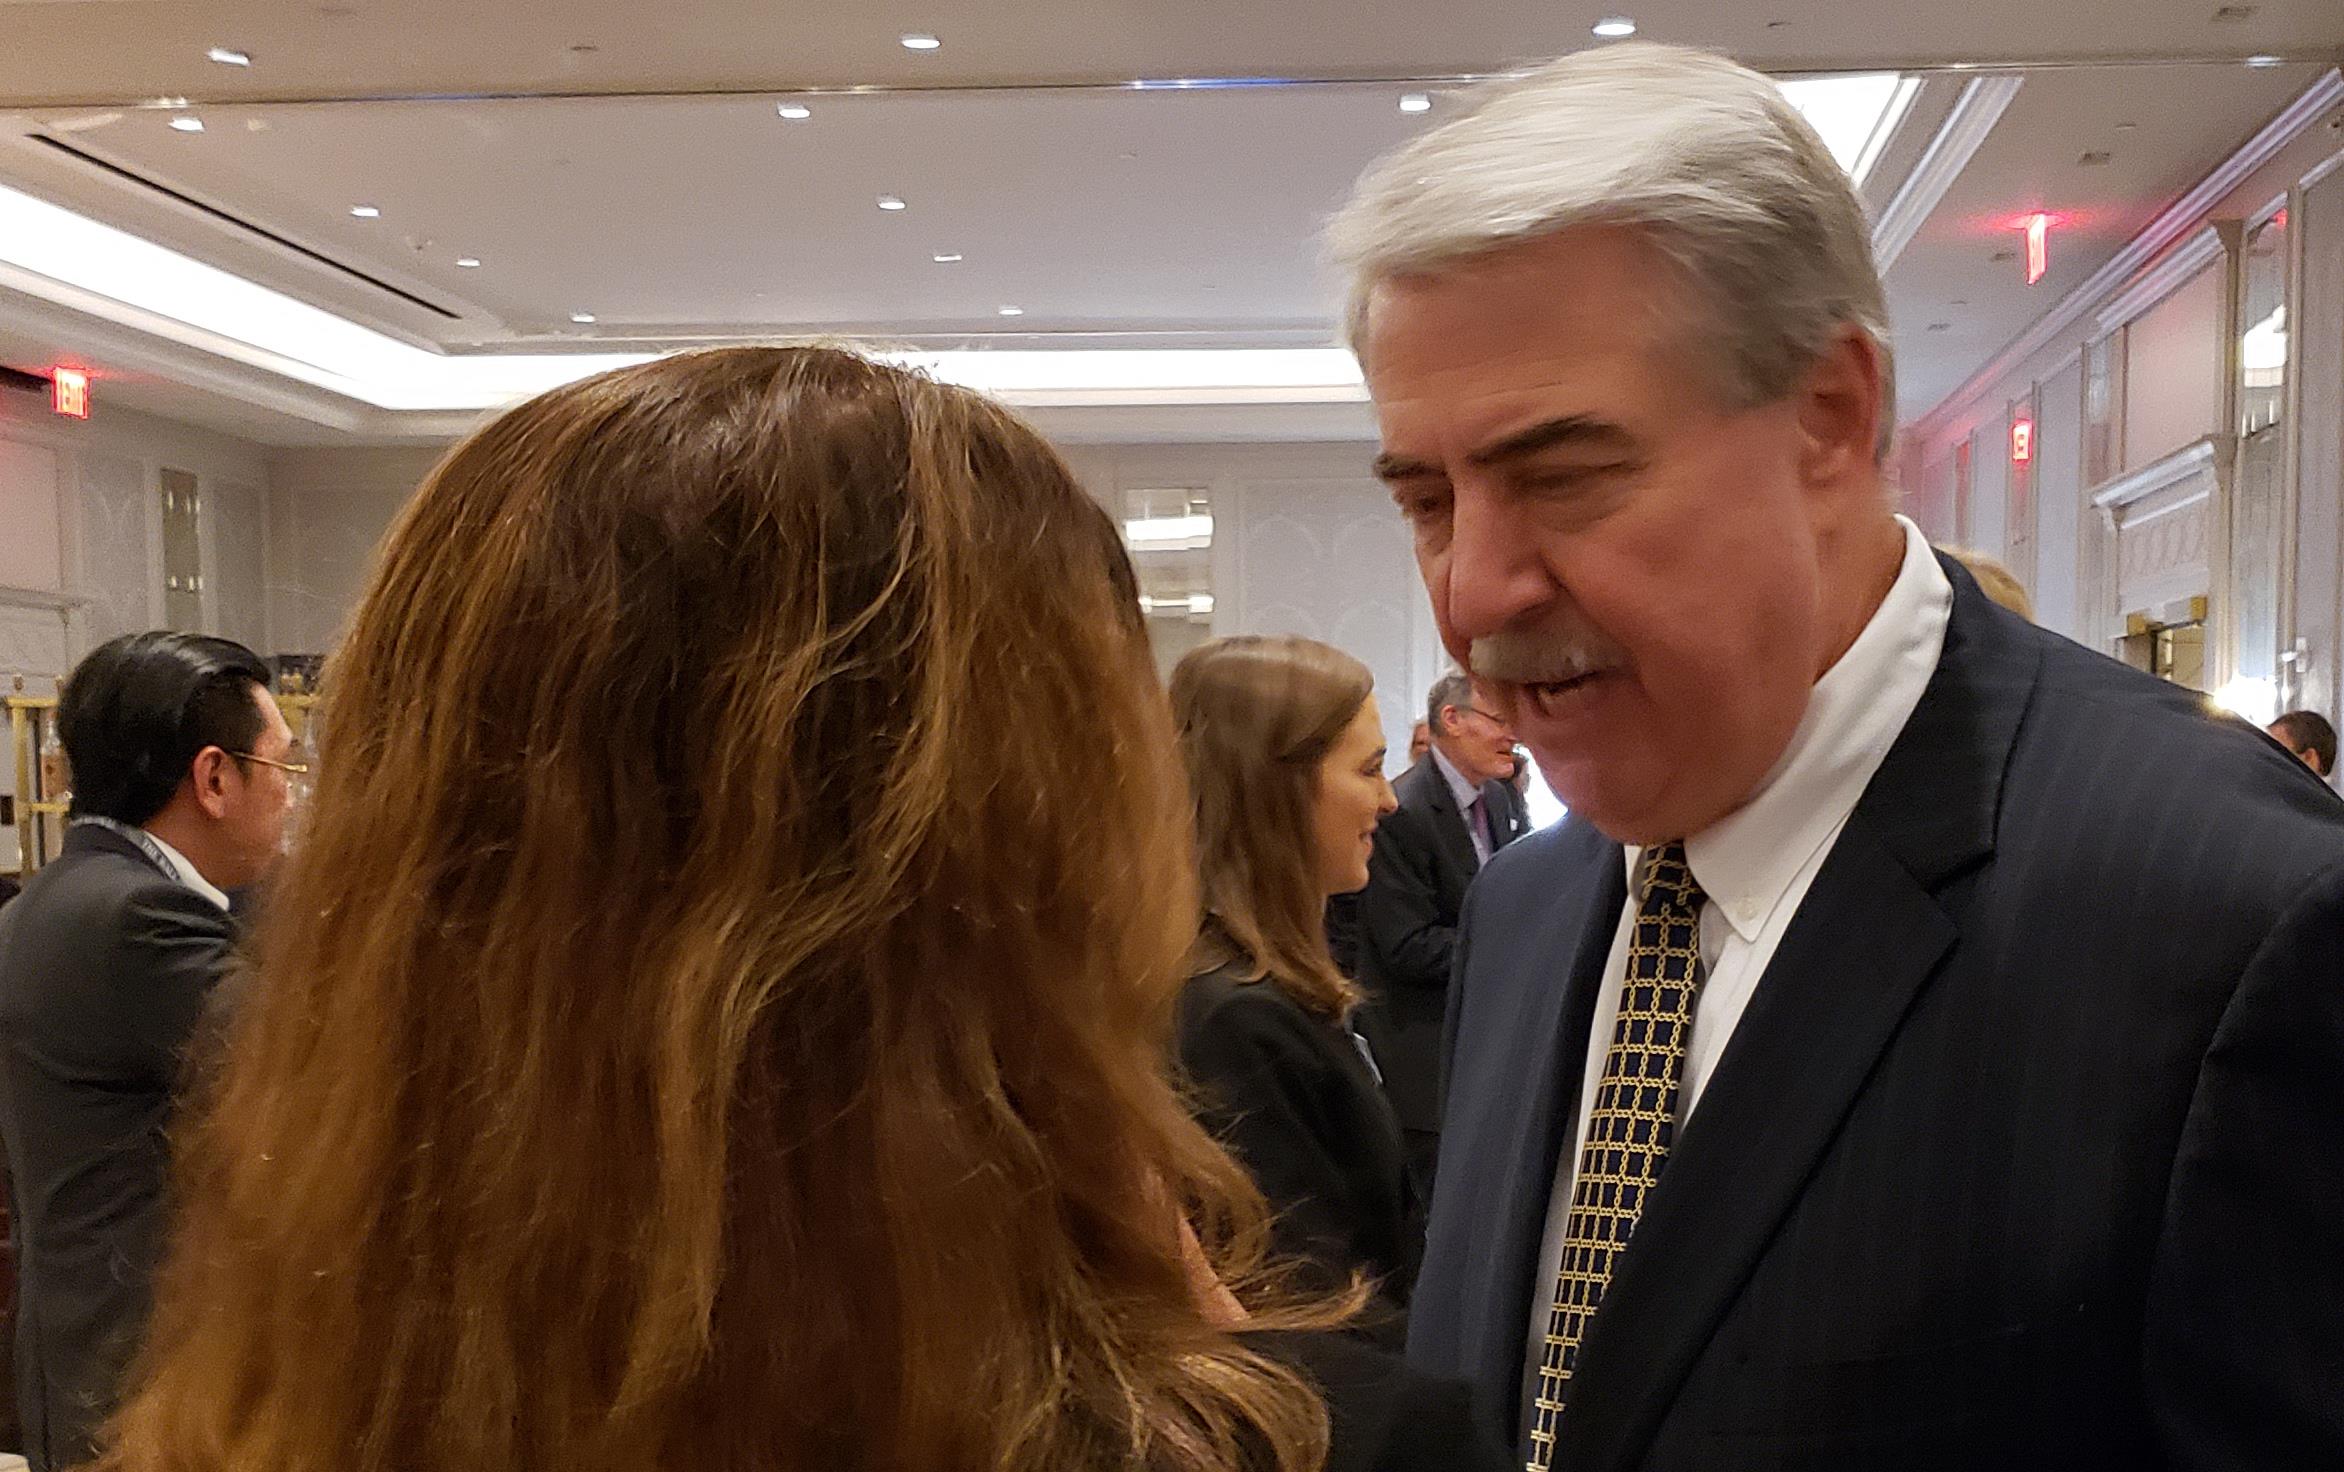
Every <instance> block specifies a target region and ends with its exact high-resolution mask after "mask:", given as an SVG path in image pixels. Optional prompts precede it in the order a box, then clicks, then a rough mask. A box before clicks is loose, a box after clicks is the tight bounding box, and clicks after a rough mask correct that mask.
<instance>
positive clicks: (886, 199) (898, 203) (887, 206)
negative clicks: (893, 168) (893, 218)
mask: <svg viewBox="0 0 2344 1472" xmlns="http://www.w3.org/2000/svg"><path fill="white" fill-rule="evenodd" d="M879 208H881V209H883V210H908V209H910V208H911V206H910V205H908V204H905V203H904V202H903V201H902V200H900V199H897V198H896V197H895V196H894V195H892V194H882V195H880V196H879Z"/></svg>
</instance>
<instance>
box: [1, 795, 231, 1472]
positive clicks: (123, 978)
mask: <svg viewBox="0 0 2344 1472" xmlns="http://www.w3.org/2000/svg"><path fill="white" fill-rule="evenodd" d="M230 947H231V933H230V927H229V920H228V917H227V915H225V914H224V913H222V912H221V910H220V909H219V908H218V907H217V906H215V905H213V904H212V903H211V902H210V901H209V900H207V899H205V898H204V897H203V896H201V895H199V894H197V893H195V892H194V891H193V890H190V889H188V888H187V887H186V886H185V885H183V884H181V883H179V881H178V880H177V879H176V878H174V877H171V876H168V875H166V874H164V873H163V872H162V871H161V870H160V869H158V868H157V867H156V866H155V864H154V863H153V862H152V861H151V860H149V859H148V858H147V857H146V856H145V855H144V854H143V853H141V852H140V851H139V850H138V849H137V848H136V847H135V846H133V845H132V844H131V843H130V842H129V841H128V840H126V839H124V838H122V837H120V836H119V835H117V834H114V833H110V832H107V831H106V830H104V829H102V828H95V827H88V826H82V825H76V826H75V827H73V828H72V829H70V830H68V832H67V834H66V838H65V850H64V852H63V853H62V854H61V855H60V856H59V857H58V859H57V860H56V862H54V863H52V864H50V865H48V866H47V867H46V868H44V869H42V870H41V871H40V872H39V873H37V874H35V875H34V876H33V879H32V882H31V883H29V884H27V885H26V886H25V891H24V893H23V895H21V896H20V897H18V898H17V899H16V900H14V901H13V902H11V903H10V904H9V906H8V908H7V909H6V910H5V911H0V1140H4V1141H5V1143H6V1146H7V1154H8V1174H9V1187H10V1197H11V1216H12V1218H13V1221H14V1225H15V1231H16V1252H17V1271H18V1274H19V1277H18V1298H17V1322H16V1351H17V1362H16V1369H17V1387H18V1399H19V1407H18V1408H19V1412H20V1414H21V1415H22V1417H23V1420H24V1432H25V1443H26V1445H25V1453H26V1455H27V1456H28V1457H29V1458H30V1459H31V1461H32V1464H33V1466H34V1468H36V1469H47V1468H52V1467H69V1466H72V1465H74V1464H76V1463H78V1462H80V1461H82V1460H84V1459H85V1458H86V1457H87V1456H88V1455H89V1453H90V1449H91V1444H90V1438H91V1436H92V1435H93V1433H94V1432H95V1431H96V1430H97V1428H98V1426H99V1424H100V1423H101V1422H102V1421H103V1420H104V1419H105V1417H106V1416H107V1415H108V1414H109V1413H110V1412H111V1410H112V1409H113V1405H114V1400H115V1395H116V1392H117V1390H118V1389H119V1388H120V1383H121V1378H122V1374H123V1371H124V1368H125V1366H126V1365H127V1363H128V1360H129V1357H130V1355H131V1353H132V1351H133V1350H134V1349H135V1348H136V1344H137V1339H138V1336H139V1334H140V1332H141V1331H142V1330H143V1328H144V1326H145V1322H146V1312H147V1297H148V1279H149V1277H150V1275H151V1273H152V1272H153V1269H154V1265H155V1258H156V1255H157V1253H158V1252H159V1250H160V1246H161V1235H162V1233H161V1229H162V1224H163V1218H164V1177H165V1149H164V1138H163V1136H164V1129H165V1126H166V1125H167V1124H168V1122H169V1120H170V1118H171V1109H172V1104H173V1102H174V1098H175V1095H176V1092H177V1087H178V1084H179V1082H180V1074H181V1063H182V1058H183V1054H184V1052H185V1050H186V1049H187V1047H188V1045H189V1044H190V1042H191V1041H192V1040H193V1038H194V1035H195V1032H196V1027H197V1024H198V1022H199V1020H200V1019H201V1017H202V1014H203V1010H204V1006H205V1003H206V1001H207V999H208V998H209V997H210V995H211V992H212V990H213V987H214V986H215V984H216V983H217V982H218V980H219V977H220V975H221V973H222V971H223V970H224V968H225V967H226V965H227V962H228V957H229V953H230Z"/></svg>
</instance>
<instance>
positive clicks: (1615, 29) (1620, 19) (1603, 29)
mask: <svg viewBox="0 0 2344 1472" xmlns="http://www.w3.org/2000/svg"><path fill="white" fill-rule="evenodd" d="M1595 34H1597V35H1598V36H1601V37H1603V38H1604V39H1605V40H1606V41H1617V40H1618V39H1619V38H1620V37H1622V36H1633V35H1635V34H1636V23H1635V22H1634V21H1632V20H1630V19H1628V18H1627V17H1626V16H1624V15H1607V16H1605V17H1604V18H1603V19H1601V20H1599V21H1597V22H1596V23H1595Z"/></svg>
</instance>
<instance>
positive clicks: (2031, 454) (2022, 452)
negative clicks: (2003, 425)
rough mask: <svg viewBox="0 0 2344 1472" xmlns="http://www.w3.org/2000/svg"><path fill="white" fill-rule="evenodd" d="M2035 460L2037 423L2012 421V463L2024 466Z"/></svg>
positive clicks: (2021, 420) (2027, 420)
mask: <svg viewBox="0 0 2344 1472" xmlns="http://www.w3.org/2000/svg"><path fill="white" fill-rule="evenodd" d="M2034 458H2035V421H2034V420H2032V419H2013V420H2012V421H2010V463H2011V464H2013V465H2024V464H2026V463H2027V462H2028V461H2030V460H2032V459H2034Z"/></svg>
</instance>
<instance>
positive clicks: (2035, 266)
mask: <svg viewBox="0 0 2344 1472" xmlns="http://www.w3.org/2000/svg"><path fill="white" fill-rule="evenodd" d="M2023 223H2024V224H2025V226H2026V232H2027V285H2029V286H2032V285H2034V284H2035V283H2036V282H2038V281H2040V280H2042V279H2043V273H2044V272H2045V271H2048V270H2050V269H2051V217H2050V216H2049V215H2046V214H2043V213H2041V212H2037V213H2035V214H2032V215H2029V216H2027V217H2026V220H2025V221H2024V222H2023Z"/></svg>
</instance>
